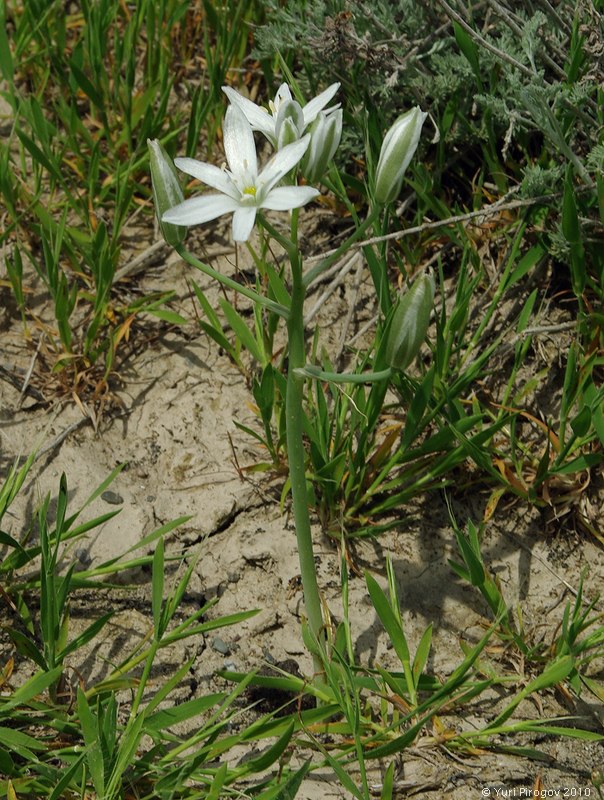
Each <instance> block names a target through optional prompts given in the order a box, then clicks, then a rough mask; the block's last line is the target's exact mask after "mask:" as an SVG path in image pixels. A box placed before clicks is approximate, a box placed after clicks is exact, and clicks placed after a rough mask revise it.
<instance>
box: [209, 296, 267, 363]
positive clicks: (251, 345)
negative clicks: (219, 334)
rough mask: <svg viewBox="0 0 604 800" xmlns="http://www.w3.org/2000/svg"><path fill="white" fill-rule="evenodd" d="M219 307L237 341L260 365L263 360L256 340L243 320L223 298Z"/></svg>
mask: <svg viewBox="0 0 604 800" xmlns="http://www.w3.org/2000/svg"><path fill="white" fill-rule="evenodd" d="M220 307H221V308H222V310H223V312H224V315H225V317H226V318H227V322H228V323H229V325H230V326H231V328H232V329H233V333H234V334H235V336H236V337H237V338H238V339H239V341H240V342H241V344H242V345H243V347H245V349H246V350H247V351H248V352H249V353H250V354H251V355H252V356H253V357H254V358H255V359H256V361H257V362H258V363H259V364H262V363H263V361H264V359H263V357H262V353H261V351H260V348H259V347H258V343H257V342H256V339H255V338H254V336H253V335H252V333H251V331H250V329H249V328H248V326H247V324H246V322H245V320H244V319H243V317H242V316H241V314H239V312H238V311H236V310H235V308H234V307H233V306H232V305H231V304H230V303H229V302H228V300H225V299H224V298H221V299H220Z"/></svg>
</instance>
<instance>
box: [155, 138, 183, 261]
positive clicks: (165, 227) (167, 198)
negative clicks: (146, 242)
mask: <svg viewBox="0 0 604 800" xmlns="http://www.w3.org/2000/svg"><path fill="white" fill-rule="evenodd" d="M147 147H148V148H149V163H150V165H151V183H152V185H153V201H154V203H155V213H156V215H157V219H158V222H159V227H160V230H161V232H162V236H163V237H164V239H165V240H166V242H167V243H168V244H169V245H170V246H171V247H177V246H178V245H179V244H180V243H181V242H182V241H183V240H184V238H185V236H186V235H187V228H185V227H183V226H182V225H172V224H171V223H169V222H162V215H163V214H164V212H165V211H167V210H168V209H169V208H172V207H173V206H177V205H178V204H179V203H182V202H183V200H184V199H185V198H184V195H183V193H182V189H181V186H180V181H179V180H178V175H177V173H176V167H175V166H174V164H173V163H172V159H171V158H170V156H169V155H168V154H167V153H166V151H165V150H164V148H163V147H162V146H161V144H160V142H159V141H158V140H157V139H153V140H151V139H147Z"/></svg>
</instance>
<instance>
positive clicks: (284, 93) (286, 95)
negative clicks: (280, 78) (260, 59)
mask: <svg viewBox="0 0 604 800" xmlns="http://www.w3.org/2000/svg"><path fill="white" fill-rule="evenodd" d="M291 99H292V93H291V91H290V88H289V86H288V85H287V84H286V83H282V84H281V86H280V87H279V88H278V89H277V94H276V95H275V102H274V103H273V105H274V106H275V115H276V114H277V112H278V111H279V106H280V105H281V103H285V101H286V100H291Z"/></svg>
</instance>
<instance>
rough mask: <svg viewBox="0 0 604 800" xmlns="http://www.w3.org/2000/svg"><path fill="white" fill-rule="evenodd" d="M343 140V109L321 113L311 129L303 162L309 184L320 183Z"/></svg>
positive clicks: (303, 172)
mask: <svg viewBox="0 0 604 800" xmlns="http://www.w3.org/2000/svg"><path fill="white" fill-rule="evenodd" d="M341 138H342V109H338V110H337V111H333V112H332V113H330V114H326V113H325V112H324V111H321V112H320V113H319V115H318V117H317V118H316V119H315V121H314V122H313V124H312V125H311V127H310V144H309V146H308V150H307V151H306V155H305V156H304V160H303V162H302V174H303V175H304V177H305V178H306V180H307V182H308V183H311V184H313V183H318V182H319V181H320V180H321V178H322V177H323V176H324V175H325V172H326V171H327V165H328V164H329V162H330V161H331V159H332V158H333V157H334V154H335V152H336V150H337V149H338V145H339V144H340V139H341Z"/></svg>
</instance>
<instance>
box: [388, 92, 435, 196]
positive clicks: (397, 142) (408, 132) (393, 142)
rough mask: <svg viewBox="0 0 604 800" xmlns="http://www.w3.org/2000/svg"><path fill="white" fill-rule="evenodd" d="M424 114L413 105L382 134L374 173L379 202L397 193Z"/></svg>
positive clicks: (424, 116)
mask: <svg viewBox="0 0 604 800" xmlns="http://www.w3.org/2000/svg"><path fill="white" fill-rule="evenodd" d="M427 116H428V115H427V114H425V113H424V112H423V111H422V110H421V109H420V107H419V106H415V108H412V109H411V110H410V111H407V113H406V114H403V115H402V116H401V117H399V118H398V119H397V121H396V122H395V123H394V125H393V126H392V127H391V128H390V130H389V131H388V133H387V134H386V136H385V137H384V141H383V143H382V149H381V151H380V159H379V161H378V165H377V170H376V173H375V200H376V202H377V203H379V204H380V205H386V204H387V203H391V202H392V201H393V200H396V198H397V197H398V195H399V193H400V191H401V186H402V185H403V175H404V174H405V170H406V169H407V167H408V166H409V162H410V161H411V159H412V158H413V154H414V153H415V151H416V150H417V145H418V144H419V137H420V134H421V131H422V125H423V124H424V120H425V119H426V117H427Z"/></svg>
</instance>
